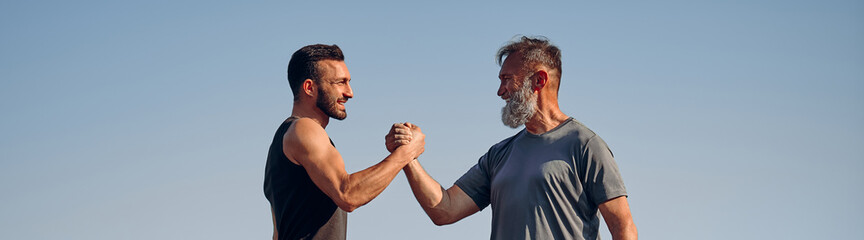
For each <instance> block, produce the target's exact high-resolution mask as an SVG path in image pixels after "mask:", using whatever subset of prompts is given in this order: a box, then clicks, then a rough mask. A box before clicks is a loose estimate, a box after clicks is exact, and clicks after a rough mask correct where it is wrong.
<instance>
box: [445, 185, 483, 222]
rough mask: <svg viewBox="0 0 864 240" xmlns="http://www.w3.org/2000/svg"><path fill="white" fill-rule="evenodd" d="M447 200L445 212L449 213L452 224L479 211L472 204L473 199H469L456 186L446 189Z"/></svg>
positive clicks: (478, 208) (475, 205) (474, 204)
mask: <svg viewBox="0 0 864 240" xmlns="http://www.w3.org/2000/svg"><path fill="white" fill-rule="evenodd" d="M447 199H448V200H447V212H448V213H450V214H449V215H450V217H451V220H452V222H456V221H459V220H461V219H463V218H465V217H467V216H470V215H471V214H474V213H476V212H479V211H480V207H478V206H477V204H476V203H474V199H471V197H470V196H468V194H467V193H465V191H462V188H459V186H457V185H453V186H452V187H450V189H447Z"/></svg>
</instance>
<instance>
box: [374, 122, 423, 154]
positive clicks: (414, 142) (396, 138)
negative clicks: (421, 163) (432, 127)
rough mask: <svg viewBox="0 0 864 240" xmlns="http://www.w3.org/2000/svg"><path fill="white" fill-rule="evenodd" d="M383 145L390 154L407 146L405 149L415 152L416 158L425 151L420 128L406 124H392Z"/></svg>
mask: <svg viewBox="0 0 864 240" xmlns="http://www.w3.org/2000/svg"><path fill="white" fill-rule="evenodd" d="M384 145H385V146H386V147H387V151H390V152H393V151H395V150H396V148H399V147H402V146H406V145H407V146H406V147H411V148H412V149H413V150H416V152H417V153H416V157H419V156H420V154H422V153H423V151H424V150H425V145H426V135H425V134H423V132H422V131H420V127H418V126H417V125H414V124H411V123H407V122H406V123H394V124H393V126H392V127H390V132H389V133H387V136H384ZM416 157H415V158H416Z"/></svg>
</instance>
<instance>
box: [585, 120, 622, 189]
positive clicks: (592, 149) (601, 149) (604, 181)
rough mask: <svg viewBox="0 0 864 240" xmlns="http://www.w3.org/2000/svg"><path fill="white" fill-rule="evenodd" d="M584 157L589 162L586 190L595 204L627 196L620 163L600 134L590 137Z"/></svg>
mask: <svg viewBox="0 0 864 240" xmlns="http://www.w3.org/2000/svg"><path fill="white" fill-rule="evenodd" d="M583 157H584V159H585V161H586V163H587V165H586V166H587V174H586V176H585V190H586V191H587V194H588V198H589V199H591V201H593V202H594V204H597V205H600V204H601V203H603V202H606V201H607V200H610V199H612V198H616V197H620V196H627V189H626V188H625V187H624V180H623V179H622V178H621V173H620V172H619V171H618V164H616V163H615V158H614V157H613V156H612V151H611V150H609V146H607V145H606V142H605V141H603V139H601V138H600V137H599V136H594V137H592V138H591V139H589V140H588V142H587V143H586V146H585V149H584V152H583Z"/></svg>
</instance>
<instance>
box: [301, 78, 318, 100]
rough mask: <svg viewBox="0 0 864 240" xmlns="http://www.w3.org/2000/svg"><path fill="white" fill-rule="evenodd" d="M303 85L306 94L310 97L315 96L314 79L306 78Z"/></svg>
mask: <svg viewBox="0 0 864 240" xmlns="http://www.w3.org/2000/svg"><path fill="white" fill-rule="evenodd" d="M302 87H303V88H302V89H303V93H304V94H306V95H308V96H310V97H314V96H315V82H314V81H312V79H306V80H304V81H303V85H302Z"/></svg>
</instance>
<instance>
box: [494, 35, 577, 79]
mask: <svg viewBox="0 0 864 240" xmlns="http://www.w3.org/2000/svg"><path fill="white" fill-rule="evenodd" d="M514 53H521V54H522V62H524V63H525V66H524V67H523V70H524V68H527V67H531V66H533V65H534V64H542V65H544V66H546V67H549V68H551V69H554V70H555V71H556V72H555V73H552V74H553V75H554V76H555V77H556V78H558V79H559V80H560V79H561V50H560V49H558V47H557V46H555V45H553V44H552V43H551V42H549V39H547V38H546V37H543V36H537V37H526V36H522V37H521V38H519V40H518V41H515V40H514V41H510V42H509V43H508V44H507V45H504V46H503V47H501V49H498V54H497V55H496V59H497V61H496V62H497V63H498V66H501V65H503V64H504V58H505V57H507V56H509V55H510V54H514Z"/></svg>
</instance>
